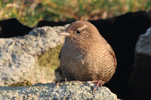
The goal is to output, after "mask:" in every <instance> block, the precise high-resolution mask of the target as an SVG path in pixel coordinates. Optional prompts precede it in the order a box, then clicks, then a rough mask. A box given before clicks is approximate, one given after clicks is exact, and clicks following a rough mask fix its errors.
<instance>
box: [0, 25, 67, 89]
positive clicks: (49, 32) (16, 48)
mask: <svg viewBox="0 0 151 100" xmlns="http://www.w3.org/2000/svg"><path fill="white" fill-rule="evenodd" d="M66 27H67V25H66V26H58V27H41V28H40V27H39V28H35V29H33V30H32V31H31V32H29V34H27V35H25V36H20V37H13V38H5V39H3V38H0V41H1V42H0V86H9V85H11V84H14V83H17V82H22V81H25V80H26V81H30V82H31V83H32V84H35V83H37V82H42V83H46V82H52V81H53V80H55V74H54V71H53V70H52V69H50V68H46V67H40V66H39V64H38V56H40V55H42V54H43V53H44V52H46V51H48V50H50V49H51V48H55V47H57V46H59V45H61V44H63V43H64V37H60V36H59V33H60V32H62V31H64V30H65V28H66ZM50 60H51V59H50ZM46 73H47V74H46Z"/></svg>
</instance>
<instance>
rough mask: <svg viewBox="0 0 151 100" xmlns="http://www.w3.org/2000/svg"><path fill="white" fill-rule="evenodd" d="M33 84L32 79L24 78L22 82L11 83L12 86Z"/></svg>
mask: <svg viewBox="0 0 151 100" xmlns="http://www.w3.org/2000/svg"><path fill="white" fill-rule="evenodd" d="M31 85H33V84H32V83H31V82H30V81H27V80H24V81H22V82H17V83H14V84H11V85H9V86H10V87H21V86H31Z"/></svg>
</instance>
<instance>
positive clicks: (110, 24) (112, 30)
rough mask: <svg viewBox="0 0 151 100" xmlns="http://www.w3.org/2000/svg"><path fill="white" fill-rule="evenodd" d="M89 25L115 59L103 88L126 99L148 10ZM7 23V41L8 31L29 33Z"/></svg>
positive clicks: (51, 23)
mask: <svg viewBox="0 0 151 100" xmlns="http://www.w3.org/2000/svg"><path fill="white" fill-rule="evenodd" d="M14 21H15V20H14ZM71 22H72V21H69V22H54V21H40V22H39V23H38V24H37V25H36V26H35V27H42V26H62V25H65V24H69V23H71ZM90 22H91V23H92V24H94V25H95V26H96V27H97V28H98V30H99V31H100V33H101V34H102V36H103V37H104V38H105V39H106V40H107V41H108V42H109V44H110V45H111V46H112V48H113V49H114V51H115V54H116V57H117V63H118V64H117V70H116V73H115V75H114V76H113V78H112V79H111V80H110V82H108V83H107V84H105V85H106V86H107V87H109V88H110V89H111V90H112V91H113V92H114V93H116V94H117V95H118V96H119V97H120V98H126V100H127V97H128V94H129V92H128V87H127V84H128V80H129V78H130V75H131V72H132V69H133V63H134V51H135V45H136V42H137V40H138V37H139V35H140V34H142V33H145V31H146V29H147V28H149V27H150V26H151V11H138V12H128V13H125V14H122V15H119V16H115V17H113V18H107V19H99V20H91V21H90ZM14 23H18V22H17V20H16V22H13V25H14ZM2 24H4V23H1V24H0V26H1V25H2ZM8 24H9V23H8V22H7V24H5V25H4V26H5V27H0V30H3V28H4V29H5V30H6V29H7V31H4V32H2V33H0V34H1V35H0V36H1V37H3V38H6V37H5V35H6V34H7V35H8V36H9V37H11V36H12V35H11V32H16V30H22V29H23V30H22V31H21V32H19V33H20V34H21V33H22V34H21V35H24V32H25V31H26V33H28V32H27V31H29V30H30V28H29V27H28V28H27V27H22V28H19V29H18V28H9V27H8V26H11V25H8ZM15 25H16V24H15ZM2 26H3V25H2ZM7 27H8V28H7ZM26 28H27V29H26ZM25 29H26V30H25ZM14 34H15V33H14ZM16 34H17V33H16Z"/></svg>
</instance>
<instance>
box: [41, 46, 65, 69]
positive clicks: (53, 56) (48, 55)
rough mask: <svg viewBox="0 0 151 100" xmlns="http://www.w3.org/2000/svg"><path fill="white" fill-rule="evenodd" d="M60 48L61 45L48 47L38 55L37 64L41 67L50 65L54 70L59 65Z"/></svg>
mask: <svg viewBox="0 0 151 100" xmlns="http://www.w3.org/2000/svg"><path fill="white" fill-rule="evenodd" d="M61 48H62V45H60V46H57V47H56V48H53V49H50V50H48V51H47V52H45V53H44V54H42V55H41V56H39V57H38V64H39V66H41V67H50V68H52V69H54V70H56V69H57V68H58V67H59V59H58V56H59V52H60V50H61Z"/></svg>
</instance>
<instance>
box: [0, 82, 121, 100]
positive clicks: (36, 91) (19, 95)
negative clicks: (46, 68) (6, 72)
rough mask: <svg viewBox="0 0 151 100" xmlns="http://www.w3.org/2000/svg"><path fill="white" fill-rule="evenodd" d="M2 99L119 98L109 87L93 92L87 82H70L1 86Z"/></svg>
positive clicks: (74, 99)
mask: <svg viewBox="0 0 151 100" xmlns="http://www.w3.org/2000/svg"><path fill="white" fill-rule="evenodd" d="M0 99H1V100H6V99H11V100H23V99H24V100H30V99H31V100H119V99H118V98H117V96H116V95H115V94H114V93H112V92H111V91H110V90H109V89H108V88H107V87H104V86H103V87H98V89H97V90H96V91H95V92H94V93H92V87H91V86H89V85H88V84H87V83H82V82H78V81H77V82H69V83H60V85H59V86H56V84H52V83H50V84H39V85H35V86H30V87H13V88H11V87H0Z"/></svg>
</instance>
